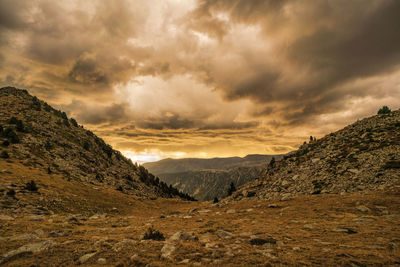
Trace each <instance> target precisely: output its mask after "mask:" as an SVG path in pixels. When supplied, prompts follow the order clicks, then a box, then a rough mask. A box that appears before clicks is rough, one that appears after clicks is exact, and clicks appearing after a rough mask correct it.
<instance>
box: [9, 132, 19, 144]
mask: <svg viewBox="0 0 400 267" xmlns="http://www.w3.org/2000/svg"><path fill="white" fill-rule="evenodd" d="M8 137H9V138H10V142H11V143H12V144H17V143H19V141H20V140H19V137H18V135H17V134H16V133H15V132H11V133H10V135H9V136H8Z"/></svg>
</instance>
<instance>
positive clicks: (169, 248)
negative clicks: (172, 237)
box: [161, 242, 176, 258]
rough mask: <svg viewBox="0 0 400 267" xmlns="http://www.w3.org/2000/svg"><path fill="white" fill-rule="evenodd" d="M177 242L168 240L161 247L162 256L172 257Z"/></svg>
mask: <svg viewBox="0 0 400 267" xmlns="http://www.w3.org/2000/svg"><path fill="white" fill-rule="evenodd" d="M175 249H176V247H175V244H173V243H170V242H167V243H165V245H164V246H163V247H162V249H161V257H162V258H170V257H171V255H172V253H173V252H174V251H175Z"/></svg>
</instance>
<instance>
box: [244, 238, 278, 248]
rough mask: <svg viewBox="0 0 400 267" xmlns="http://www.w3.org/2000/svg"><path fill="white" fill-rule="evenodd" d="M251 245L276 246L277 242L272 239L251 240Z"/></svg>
mask: <svg viewBox="0 0 400 267" xmlns="http://www.w3.org/2000/svg"><path fill="white" fill-rule="evenodd" d="M250 244H251V245H253V246H261V245H265V244H269V245H275V244H276V240H275V239H274V238H272V237H270V238H265V239H264V238H253V239H250Z"/></svg>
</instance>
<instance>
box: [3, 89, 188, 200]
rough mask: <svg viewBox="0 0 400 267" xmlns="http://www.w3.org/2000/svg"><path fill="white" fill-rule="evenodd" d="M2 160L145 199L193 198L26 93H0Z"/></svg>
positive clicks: (6, 91) (14, 90) (19, 91)
mask: <svg viewBox="0 0 400 267" xmlns="http://www.w3.org/2000/svg"><path fill="white" fill-rule="evenodd" d="M0 144H1V148H0V158H1V159H0V160H5V161H10V162H15V163H21V164H23V165H25V166H28V167H31V168H38V169H43V170H45V171H46V172H47V173H48V174H58V175H61V176H62V177H64V178H65V179H67V180H68V181H80V182H84V183H89V184H93V185H99V186H100V185H101V186H108V187H111V188H114V189H116V190H119V191H121V192H124V193H127V194H132V195H136V196H140V197H144V198H156V197H174V196H178V195H179V196H180V197H183V198H187V199H190V197H189V196H188V195H185V194H182V193H180V192H178V190H177V189H175V188H172V187H169V186H167V184H165V183H163V182H160V181H159V179H158V178H156V177H155V176H154V175H152V174H150V173H149V172H148V171H147V170H146V169H145V168H144V167H142V166H137V165H134V164H132V162H131V160H128V159H127V158H125V157H124V156H123V155H122V154H121V153H120V152H119V151H116V150H114V149H113V148H112V147H111V146H110V145H108V144H106V143H105V142H104V141H103V140H102V139H101V138H99V137H97V136H96V135H95V134H94V133H93V132H91V131H89V130H86V129H85V128H84V127H83V126H80V125H78V123H77V122H76V121H75V120H74V119H72V118H68V117H67V115H66V114H65V112H61V111H59V110H56V109H54V108H52V107H51V106H49V105H48V104H47V103H45V102H43V101H41V100H39V99H38V98H36V97H34V96H31V95H30V94H29V93H28V92H27V91H26V90H19V89H16V88H13V87H5V88H1V89H0Z"/></svg>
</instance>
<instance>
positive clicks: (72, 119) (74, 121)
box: [70, 118, 78, 127]
mask: <svg viewBox="0 0 400 267" xmlns="http://www.w3.org/2000/svg"><path fill="white" fill-rule="evenodd" d="M70 121H71V123H72V125H74V126H75V127H78V123H77V122H76V120H75V119H74V118H71V119H70Z"/></svg>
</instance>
